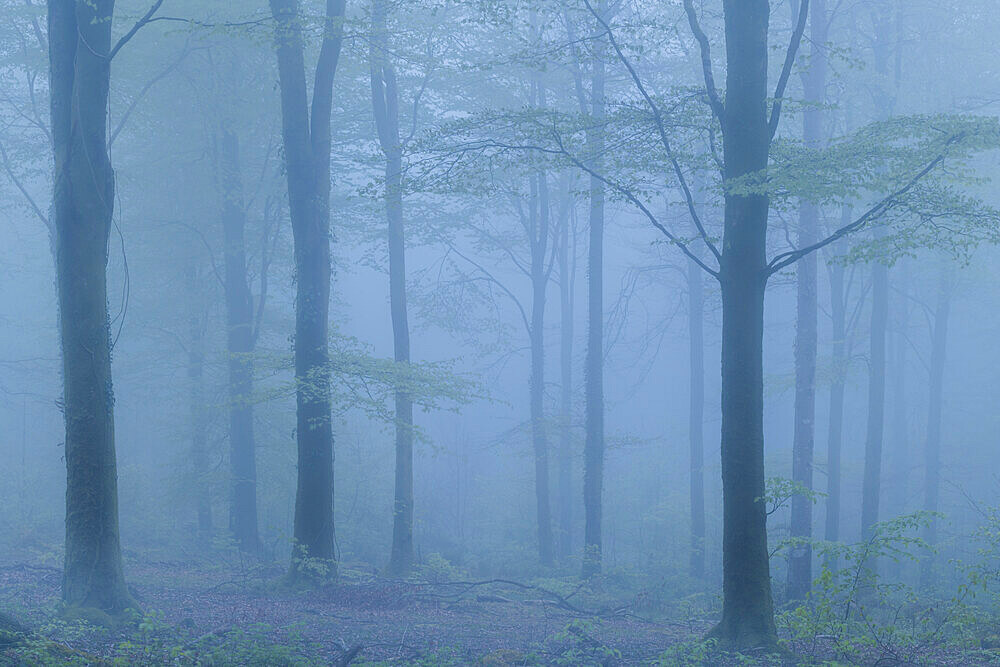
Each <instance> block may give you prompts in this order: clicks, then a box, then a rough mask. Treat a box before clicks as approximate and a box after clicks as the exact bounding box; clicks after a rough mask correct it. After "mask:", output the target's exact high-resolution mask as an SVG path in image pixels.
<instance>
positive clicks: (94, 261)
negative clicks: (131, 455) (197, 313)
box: [48, 0, 136, 613]
mask: <svg viewBox="0 0 1000 667" xmlns="http://www.w3.org/2000/svg"><path fill="white" fill-rule="evenodd" d="M113 12H114V1H113V0H93V1H91V2H76V1H74V0H50V1H49V3H48V39H49V67H50V79H49V80H50V104H51V120H52V144H53V145H52V148H53V153H54V158H55V160H54V163H55V172H54V186H53V217H54V220H55V229H56V237H57V238H56V246H57V247H56V274H57V281H56V282H57V285H58V293H59V323H60V334H61V344H62V358H63V383H64V385H63V410H64V416H65V420H66V443H65V447H66V449H65V455H66V555H65V568H64V571H63V581H62V595H63V600H64V601H65V602H66V603H67V604H69V605H73V606H84V607H96V608H99V609H102V610H104V611H106V612H109V613H120V612H122V611H124V610H125V609H126V608H129V607H135V606H136V605H135V602H134V601H133V600H132V597H131V595H129V592H128V589H127V587H126V585H125V575H124V572H123V569H122V558H121V546H120V544H119V536H118V475H117V466H116V461H115V429H114V391H113V389H112V381H111V346H112V342H111V330H110V321H109V317H108V300H107V262H108V240H109V237H110V232H111V225H112V215H113V211H114V199H115V176H114V171H113V169H112V167H111V159H110V156H109V155H108V150H107V129H106V128H107V109H108V90H109V87H110V82H111V62H110V59H109V54H110V52H111V22H112V21H111V17H112V14H113Z"/></svg>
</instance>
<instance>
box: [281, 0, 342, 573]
mask: <svg viewBox="0 0 1000 667" xmlns="http://www.w3.org/2000/svg"><path fill="white" fill-rule="evenodd" d="M270 5H271V12H272V14H273V16H274V19H275V22H276V24H277V25H276V51H277V56H278V82H279V87H280V90H281V120H282V136H283V138H284V147H285V167H286V170H285V171H286V174H287V177H288V204H289V210H290V213H291V220H292V234H293V236H294V240H295V273H296V282H295V287H296V290H295V380H296V392H295V398H296V439H297V441H298V443H297V444H298V480H297V486H296V494H295V525H294V530H293V539H294V545H293V556H292V570H291V572H292V575H293V577H294V576H298V575H309V576H315V575H317V574H319V575H323V576H332V575H333V574H335V567H336V562H335V553H334V544H333V541H334V536H333V430H332V424H331V414H330V410H331V404H330V401H331V396H330V365H329V353H328V344H329V342H328V340H327V337H328V319H329V312H330V278H331V273H330V122H331V112H332V96H333V78H334V74H335V73H336V69H337V61H338V59H339V55H340V45H341V35H342V31H343V22H342V19H343V16H344V1H343V0H327V3H326V21H325V26H324V27H325V34H324V38H323V45H322V47H321V49H320V54H319V60H318V62H317V66H316V79H315V84H314V86H313V100H312V109H311V113H310V108H309V103H308V101H307V100H308V96H309V93H308V90H307V86H306V74H305V58H304V46H303V40H302V25H301V16H300V14H299V4H298V2H297V0H270ZM315 565H320V567H319V568H318V571H317V568H315V567H314V566H315Z"/></svg>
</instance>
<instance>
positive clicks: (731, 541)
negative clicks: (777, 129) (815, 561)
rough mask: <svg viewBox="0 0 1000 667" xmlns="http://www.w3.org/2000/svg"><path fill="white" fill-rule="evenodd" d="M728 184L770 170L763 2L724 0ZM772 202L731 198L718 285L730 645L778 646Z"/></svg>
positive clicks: (725, 624)
mask: <svg viewBox="0 0 1000 667" xmlns="http://www.w3.org/2000/svg"><path fill="white" fill-rule="evenodd" d="M724 7H725V24H726V55H727V62H728V71H727V78H726V95H725V112H724V122H723V125H724V128H725V132H724V163H725V168H724V174H723V176H724V180H725V181H733V180H735V179H738V178H741V177H743V176H745V175H747V174H756V173H761V172H763V170H765V169H766V168H767V161H768V153H769V148H770V138H771V135H770V130H769V127H768V117H767V98H768V95H769V92H768V90H767V34H768V19H769V13H770V12H769V10H770V8H769V3H768V2H767V0H726V1H725V4H724ZM768 207H769V202H768V198H767V196H766V195H761V194H749V195H738V194H727V195H726V203H725V231H724V239H723V249H722V261H721V265H720V274H719V280H720V284H721V287H722V442H721V445H722V447H721V449H722V496H723V498H722V506H723V510H722V514H723V528H722V552H723V553H722V571H723V574H722V589H723V606H722V620H721V621H720V622H719V625H717V626H716V627H715V628H714V629H713V631H712V632H711V633H710V634H711V635H712V636H714V637H718V638H719V639H721V640H722V641H723V642H724V643H725V644H728V645H732V646H736V647H741V648H742V647H750V646H761V645H764V646H768V647H773V646H775V645H776V644H777V631H776V628H775V624H774V609H773V602H772V597H771V574H770V563H769V557H768V556H769V555H768V550H767V516H766V509H765V506H764V502H763V497H764V424H763V421H764V419H763V416H764V380H763V375H764V370H763V334H764V289H765V286H766V283H767V259H766V241H767V219H768Z"/></svg>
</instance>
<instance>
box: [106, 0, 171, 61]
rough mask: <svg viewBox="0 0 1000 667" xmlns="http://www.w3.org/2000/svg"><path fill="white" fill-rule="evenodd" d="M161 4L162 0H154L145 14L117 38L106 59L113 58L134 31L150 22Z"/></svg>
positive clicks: (132, 35) (131, 36) (133, 35)
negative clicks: (122, 35)
mask: <svg viewBox="0 0 1000 667" xmlns="http://www.w3.org/2000/svg"><path fill="white" fill-rule="evenodd" d="M162 4H163V0H156V2H154V3H153V6H152V7H150V8H149V11H148V12H146V15H145V16H143V17H142V18H141V19H139V20H138V22H136V24H135V25H134V26H132V29H131V30H129V31H128V32H127V33H125V36H124V37H122V38H121V39H119V40H118V43H117V44H115V48H113V49H111V53H109V54H108V60H113V59H114V57H115V56H116V55H117V54H118V52H119V51H121V50H122V47H123V46H125V45H126V44H128V43H129V40H131V39H132V38H133V37H135V33H137V32H139V31H140V30H142V28H143V26H145V25H146V24H147V23H149V22H150V20H151V19H152V18H153V14H155V13H156V12H157V10H159V9H160V5H162Z"/></svg>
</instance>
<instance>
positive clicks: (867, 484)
mask: <svg viewBox="0 0 1000 667" xmlns="http://www.w3.org/2000/svg"><path fill="white" fill-rule="evenodd" d="M888 319H889V269H888V268H887V267H886V266H885V265H884V264H875V265H873V266H872V315H871V347H870V358H869V371H868V373H869V374H868V430H867V437H866V439H865V472H864V480H863V483H862V496H861V536H862V539H868V538H869V537H871V535H872V530H873V529H874V527H875V524H876V523H878V521H879V497H880V495H881V480H882V438H883V432H884V430H885V337H886V328H887V324H888ZM875 565H876V564H875V563H874V562H872V563H870V566H871V567H873V568H874V567H875Z"/></svg>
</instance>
